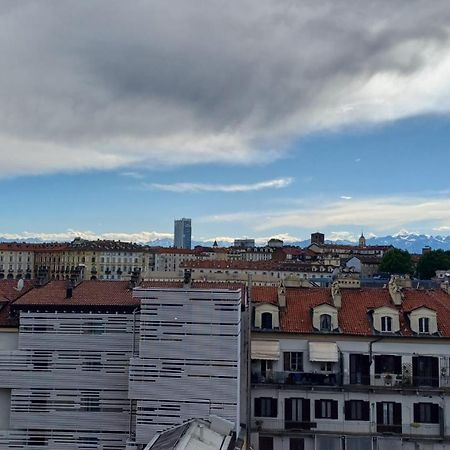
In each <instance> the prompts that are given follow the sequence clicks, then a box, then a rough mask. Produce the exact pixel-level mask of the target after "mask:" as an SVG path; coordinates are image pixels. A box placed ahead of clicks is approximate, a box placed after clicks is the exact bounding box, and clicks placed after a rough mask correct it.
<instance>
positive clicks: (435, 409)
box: [414, 403, 439, 423]
mask: <svg viewBox="0 0 450 450" xmlns="http://www.w3.org/2000/svg"><path fill="white" fill-rule="evenodd" d="M414 422H417V423H439V405H437V404H435V403H414Z"/></svg>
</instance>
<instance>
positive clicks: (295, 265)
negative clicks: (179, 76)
mask: <svg viewBox="0 0 450 450" xmlns="http://www.w3.org/2000/svg"><path fill="white" fill-rule="evenodd" d="M313 266H315V267H320V266H318V265H317V264H309V263H304V262H297V261H277V260H268V261H241V260H237V261H224V260H215V259H214V260H191V261H184V262H183V263H181V264H180V267H182V268H188V269H211V270H262V271H286V272H311V271H313V270H312V268H313ZM322 266H323V267H325V268H326V267H328V266H326V265H325V264H322ZM317 272H319V270H317ZM324 272H326V270H325V271H324Z"/></svg>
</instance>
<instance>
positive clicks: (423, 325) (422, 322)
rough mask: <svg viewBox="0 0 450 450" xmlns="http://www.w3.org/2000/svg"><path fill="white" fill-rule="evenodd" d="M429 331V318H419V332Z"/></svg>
mask: <svg viewBox="0 0 450 450" xmlns="http://www.w3.org/2000/svg"><path fill="white" fill-rule="evenodd" d="M429 332H430V319H429V318H428V317H420V318H419V333H429Z"/></svg>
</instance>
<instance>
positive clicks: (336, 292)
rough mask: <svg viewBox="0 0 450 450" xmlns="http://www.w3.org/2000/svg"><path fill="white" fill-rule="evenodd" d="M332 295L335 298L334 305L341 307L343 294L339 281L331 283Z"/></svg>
mask: <svg viewBox="0 0 450 450" xmlns="http://www.w3.org/2000/svg"><path fill="white" fill-rule="evenodd" d="M331 297H332V298H333V305H334V306H335V307H336V308H340V307H341V305H342V294H341V288H340V286H339V281H337V280H336V281H333V284H332V285H331Z"/></svg>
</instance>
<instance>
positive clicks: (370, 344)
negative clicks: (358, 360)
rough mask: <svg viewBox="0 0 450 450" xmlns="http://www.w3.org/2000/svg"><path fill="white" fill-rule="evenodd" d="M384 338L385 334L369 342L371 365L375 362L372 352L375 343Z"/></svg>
mask: <svg viewBox="0 0 450 450" xmlns="http://www.w3.org/2000/svg"><path fill="white" fill-rule="evenodd" d="M383 338H384V336H380V337H378V338H376V339H374V340H372V341H370V342H369V366H371V365H372V362H373V355H372V353H373V352H372V347H373V344H375V343H377V342H379V341H381V340H383Z"/></svg>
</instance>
